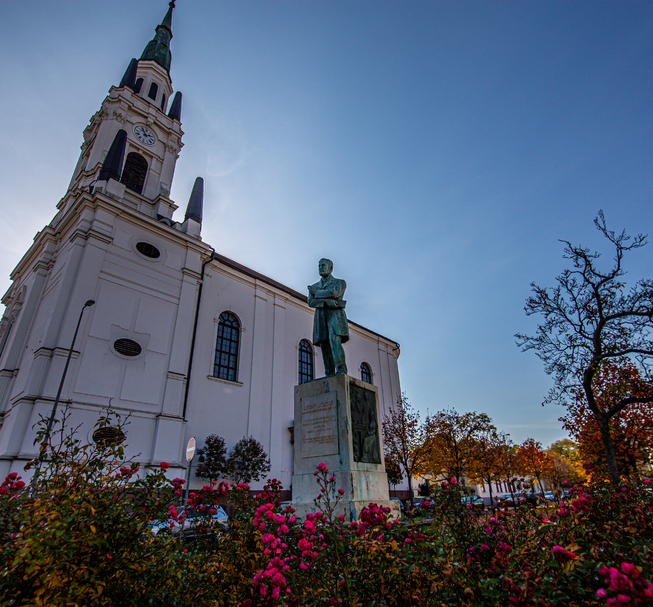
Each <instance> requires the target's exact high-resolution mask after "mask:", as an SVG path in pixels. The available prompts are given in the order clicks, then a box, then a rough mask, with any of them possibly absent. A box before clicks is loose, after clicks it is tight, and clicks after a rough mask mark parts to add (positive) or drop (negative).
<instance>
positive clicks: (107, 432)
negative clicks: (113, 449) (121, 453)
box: [93, 426, 125, 447]
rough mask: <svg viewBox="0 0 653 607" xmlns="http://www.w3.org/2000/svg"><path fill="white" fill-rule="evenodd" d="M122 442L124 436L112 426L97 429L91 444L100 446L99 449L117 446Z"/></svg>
mask: <svg viewBox="0 0 653 607" xmlns="http://www.w3.org/2000/svg"><path fill="white" fill-rule="evenodd" d="M124 440H125V435H124V433H123V431H122V430H121V429H120V428H114V427H113V426H104V428H98V429H97V430H96V431H95V432H93V442H94V443H96V444H97V445H100V447H106V446H108V445H119V444H120V443H122V441H124Z"/></svg>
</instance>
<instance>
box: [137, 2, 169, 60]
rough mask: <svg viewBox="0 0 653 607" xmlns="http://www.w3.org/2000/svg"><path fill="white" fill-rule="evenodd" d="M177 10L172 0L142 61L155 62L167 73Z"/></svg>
mask: <svg viewBox="0 0 653 607" xmlns="http://www.w3.org/2000/svg"><path fill="white" fill-rule="evenodd" d="M174 8H175V2H174V0H172V1H171V2H170V4H169V5H168V12H167V13H166V16H165V17H164V18H163V21H162V22H161V25H157V26H156V35H155V36H154V38H153V39H152V40H150V41H149V42H148V43H147V46H146V47H145V50H144V51H143V54H142V55H141V60H144V61H155V62H156V63H158V64H159V65H160V66H161V67H163V68H165V69H166V71H168V72H169V71H170V61H171V60H172V54H171V53H170V40H171V39H172V11H173V10H174Z"/></svg>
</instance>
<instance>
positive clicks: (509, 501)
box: [494, 493, 517, 508]
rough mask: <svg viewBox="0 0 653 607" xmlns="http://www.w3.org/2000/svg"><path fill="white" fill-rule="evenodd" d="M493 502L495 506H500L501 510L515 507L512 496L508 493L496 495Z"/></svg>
mask: <svg viewBox="0 0 653 607" xmlns="http://www.w3.org/2000/svg"><path fill="white" fill-rule="evenodd" d="M516 497H517V496H515V498H516ZM494 500H495V502H496V504H497V506H500V507H501V508H512V507H513V506H514V505H515V503H514V500H513V496H512V495H510V493H502V494H501V495H497V496H496V497H495V498H494Z"/></svg>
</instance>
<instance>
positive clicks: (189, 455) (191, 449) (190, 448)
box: [186, 437, 196, 462]
mask: <svg viewBox="0 0 653 607" xmlns="http://www.w3.org/2000/svg"><path fill="white" fill-rule="evenodd" d="M195 445H196V443H195V437H193V438H191V439H190V440H189V441H188V444H187V445H186V461H187V462H189V461H191V460H192V459H193V455H195Z"/></svg>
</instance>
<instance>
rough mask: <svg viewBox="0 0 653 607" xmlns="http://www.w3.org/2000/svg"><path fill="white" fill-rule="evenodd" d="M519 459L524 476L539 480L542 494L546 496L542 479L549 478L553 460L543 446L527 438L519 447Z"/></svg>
mask: <svg viewBox="0 0 653 607" xmlns="http://www.w3.org/2000/svg"><path fill="white" fill-rule="evenodd" d="M517 458H518V462H519V464H518V465H519V467H520V471H521V473H522V474H523V475H524V476H530V477H531V478H534V479H535V480H537V483H538V484H539V486H540V493H541V494H542V495H544V487H543V485H542V479H544V478H545V477H546V476H547V473H548V472H549V468H550V466H551V458H550V457H549V456H548V454H547V453H546V452H545V451H544V449H542V444H541V443H540V442H538V441H536V440H535V439H533V438H527V439H526V440H525V441H524V442H523V443H522V444H521V445H519V447H517Z"/></svg>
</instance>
